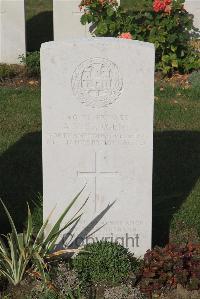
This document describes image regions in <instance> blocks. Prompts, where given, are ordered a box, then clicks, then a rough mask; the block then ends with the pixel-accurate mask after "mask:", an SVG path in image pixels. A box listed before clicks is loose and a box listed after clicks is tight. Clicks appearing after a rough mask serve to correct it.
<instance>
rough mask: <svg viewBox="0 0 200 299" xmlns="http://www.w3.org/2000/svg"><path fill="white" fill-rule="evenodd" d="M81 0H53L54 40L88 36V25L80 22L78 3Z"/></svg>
mask: <svg viewBox="0 0 200 299" xmlns="http://www.w3.org/2000/svg"><path fill="white" fill-rule="evenodd" d="M80 2H81V0H53V23H54V40H55V41H64V40H66V39H67V38H74V37H75V38H78V37H90V36H91V34H90V31H89V26H88V25H86V26H83V25H82V24H81V22H80V18H81V14H82V12H80V9H79V4H80Z"/></svg>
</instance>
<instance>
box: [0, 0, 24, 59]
mask: <svg viewBox="0 0 200 299" xmlns="http://www.w3.org/2000/svg"><path fill="white" fill-rule="evenodd" d="M25 53H26V42H25V12H24V0H0V63H20V62H19V59H18V57H19V55H22V54H25Z"/></svg>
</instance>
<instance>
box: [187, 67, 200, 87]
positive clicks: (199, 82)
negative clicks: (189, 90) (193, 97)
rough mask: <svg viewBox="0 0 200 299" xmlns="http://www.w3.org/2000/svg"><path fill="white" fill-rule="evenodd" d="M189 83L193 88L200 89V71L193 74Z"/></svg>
mask: <svg viewBox="0 0 200 299" xmlns="http://www.w3.org/2000/svg"><path fill="white" fill-rule="evenodd" d="M189 83H190V84H191V85H192V87H200V71H196V72H193V73H192V74H191V75H190V76H189Z"/></svg>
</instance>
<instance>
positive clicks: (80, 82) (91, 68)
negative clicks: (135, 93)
mask: <svg viewBox="0 0 200 299" xmlns="http://www.w3.org/2000/svg"><path fill="white" fill-rule="evenodd" d="M71 85H72V90H73V93H74V95H75V96H76V98H77V99H78V100H79V101H80V102H81V103H84V104H86V105H87V106H90V107H93V108H101V107H106V106H109V105H111V104H113V103H114V102H115V101H116V100H117V99H118V98H119V96H120V95H121V93H122V89H123V81H122V78H121V75H120V72H119V69H118V67H117V65H116V64H115V63H113V62H112V61H110V60H107V59H104V58H91V59H89V60H86V61H84V62H83V63H81V64H80V65H79V66H78V67H77V68H76V69H75V71H74V73H73V75H72V79H71Z"/></svg>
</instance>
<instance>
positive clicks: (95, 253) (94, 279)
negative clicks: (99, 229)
mask: <svg viewBox="0 0 200 299" xmlns="http://www.w3.org/2000/svg"><path fill="white" fill-rule="evenodd" d="M133 264H134V267H136V266H137V265H138V264H137V262H136V259H135V258H134V257H133V255H132V254H130V253H129V252H128V250H127V249H126V248H124V247H123V246H121V245H119V244H117V243H110V242H105V241H104V242H103V241H100V242H97V243H93V244H88V245H86V246H85V248H84V250H83V252H80V253H79V254H78V255H77V256H76V258H75V259H74V261H73V265H74V267H75V269H76V271H77V273H78V276H79V279H80V282H81V284H82V285H87V284H88V283H91V284H96V283H112V284H115V283H119V282H122V281H123V280H125V279H126V278H127V277H128V275H129V273H130V272H131V270H132V265H133Z"/></svg>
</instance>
